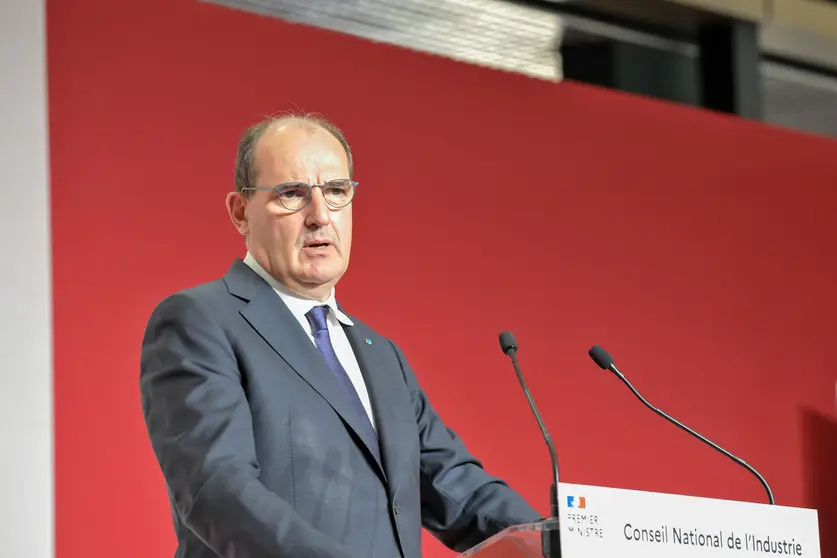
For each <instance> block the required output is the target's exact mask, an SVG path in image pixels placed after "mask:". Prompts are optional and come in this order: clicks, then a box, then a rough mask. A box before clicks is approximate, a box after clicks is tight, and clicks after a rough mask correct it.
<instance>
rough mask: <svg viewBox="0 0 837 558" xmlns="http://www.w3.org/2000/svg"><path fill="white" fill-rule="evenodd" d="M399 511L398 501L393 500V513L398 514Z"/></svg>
mask: <svg viewBox="0 0 837 558" xmlns="http://www.w3.org/2000/svg"><path fill="white" fill-rule="evenodd" d="M398 511H399V510H398V504H397V503H396V502H393V503H392V513H394V514H395V515H398Z"/></svg>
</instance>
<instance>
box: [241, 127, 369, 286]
mask: <svg viewBox="0 0 837 558" xmlns="http://www.w3.org/2000/svg"><path fill="white" fill-rule="evenodd" d="M255 155H256V159H255V160H256V168H257V169H258V173H257V175H258V178H257V183H256V184H255V186H257V187H273V186H278V185H280V184H284V183H288V182H304V183H307V184H324V183H326V182H328V181H330V180H334V179H337V178H343V179H347V178H350V177H349V165H348V159H347V157H346V153H345V151H344V150H343V147H342V146H341V145H340V142H339V141H337V139H336V138H334V136H332V135H331V134H329V133H328V132H326V131H325V130H322V129H320V128H317V129H316V130H315V131H313V132H312V131H311V130H310V129H307V128H306V127H305V126H303V125H301V124H298V123H286V124H281V125H279V126H277V127H276V128H272V129H269V130H268V131H267V132H266V133H265V134H264V136H262V138H261V139H260V140H259V142H258V144H257V146H256V150H255ZM250 194H251V195H250V198H249V199H244V198H242V197H241V196H240V195H239V194H235V193H233V194H230V196H229V197H228V199H227V207H228V209H229V211H230V216H231V218H232V219H233V222H234V223H235V224H236V226H237V228H238V229H239V232H241V233H242V234H243V235H245V236H246V237H247V248H248V249H249V250H250V252H251V253H252V254H253V256H254V257H255V258H256V260H257V261H258V262H259V263H260V264H261V265H262V266H263V267H264V268H265V270H266V271H267V272H268V273H270V274H271V275H272V276H273V277H275V278H276V279H277V280H278V281H279V282H281V283H282V284H283V285H285V286H286V287H287V288H288V289H290V290H292V291H294V292H296V293H297V294H300V295H302V296H306V297H309V298H314V299H317V300H325V299H326V298H328V296H329V294H330V293H331V290H332V288H333V287H334V285H335V284H336V283H337V281H338V280H339V279H340V278H341V277H342V276H343V273H345V271H346V268H347V267H348V265H349V253H350V251H351V247H352V206H351V204H349V205H347V206H346V207H343V208H341V209H334V208H332V207H330V206H329V205H328V204H327V203H326V201H325V198H324V197H323V192H322V189H321V188H314V189H313V192H312V197H311V201H310V202H309V203H308V205H307V206H305V208H303V209H301V210H299V211H291V210H289V209H287V208H285V207H284V206H283V205H282V203H281V202H280V200H279V196H278V195H277V193H276V191H275V190H272V191H270V190H269V191H264V190H256V191H250Z"/></svg>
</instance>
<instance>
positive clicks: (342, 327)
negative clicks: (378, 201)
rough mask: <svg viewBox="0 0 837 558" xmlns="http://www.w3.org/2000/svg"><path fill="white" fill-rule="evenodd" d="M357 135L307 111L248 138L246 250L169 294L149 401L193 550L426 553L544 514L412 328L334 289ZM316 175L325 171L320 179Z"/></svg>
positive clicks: (343, 251) (242, 177)
mask: <svg viewBox="0 0 837 558" xmlns="http://www.w3.org/2000/svg"><path fill="white" fill-rule="evenodd" d="M352 174H353V164H352V153H351V150H350V148H349V146H348V144H347V143H346V140H345V138H344V136H343V134H342V133H341V132H340V130H338V129H337V128H336V127H334V126H333V125H332V124H330V123H329V122H328V121H326V120H324V119H318V118H314V117H311V116H306V115H301V116H300V115H294V116H285V117H281V118H276V119H271V120H268V121H265V122H262V123H260V124H258V125H256V126H253V127H251V128H250V129H249V130H248V131H247V132H246V133H245V134H244V137H243V138H242V140H241V143H240V145H239V153H238V160H237V167H236V191H235V192H232V193H231V194H229V195H228V197H227V208H228V211H229V215H230V218H231V220H232V222H233V224H234V225H235V227H236V228H237V229H238V231H239V232H240V233H241V234H242V235H243V236H244V238H245V240H246V245H247V255H246V257H245V258H244V260H243V261H242V260H236V261H235V262H234V263H233V265H232V267H231V268H230V269H229V271H227V273H226V275H224V277H223V278H221V279H218V280H216V281H212V282H209V283H205V284H203V285H200V286H197V287H194V288H191V289H188V290H185V291H182V292H179V293H177V294H174V295H172V296H170V297H168V298H167V299H165V300H164V301H163V302H162V303H160V304H159V306H158V307H157V308H156V309H155V311H154V312H153V315H152V316H151V318H150V320H149V323H148V327H147V330H146V335H145V337H144V339H143V345H142V364H141V377H140V387H141V394H142V407H143V412H144V416H145V421H146V425H147V428H148V433H149V436H150V439H151V443H152V446H153V448H154V452H155V454H156V456H157V459H158V461H159V463H160V466H161V468H162V471H163V474H164V477H165V480H166V484H167V487H168V491H169V495H170V500H171V506H172V514H173V520H174V526H175V531H176V534H177V539H178V549H177V554H176V556H178V557H181V558H211V557H216V556H222V557H225V558H284V557H289V558H290V557H293V558H315V557H317V558H320V557H322V558H326V557H327V558H397V557H399V556H401V557H404V558H420V556H421V528H422V526H424V527H425V528H426V529H428V530H429V531H430V532H432V533H433V534H434V535H436V536H437V537H438V538H439V539H440V540H441V541H442V542H443V543H444V544H445V545H447V546H448V547H449V548H451V549H454V550H457V551H464V550H466V549H467V548H469V547H471V546H472V545H474V544H476V543H479V542H481V541H483V540H485V539H486V538H487V537H489V536H491V535H493V534H495V533H497V532H499V531H501V530H502V529H504V528H505V527H508V526H511V525H515V524H520V523H527V522H531V521H536V520H538V519H539V514H538V513H537V512H536V511H535V510H534V509H533V508H532V507H530V506H529V505H528V504H527V503H526V502H525V501H524V500H523V499H522V498H521V497H520V496H518V495H517V494H516V493H515V492H513V491H512V490H511V489H510V488H509V487H508V486H507V485H506V484H505V483H504V482H503V481H501V480H500V479H498V478H495V477H493V476H490V475H489V474H488V473H486V471H485V470H484V469H483V468H482V466H481V464H480V463H479V462H478V461H477V460H476V459H475V458H474V457H473V456H472V455H470V454H469V453H468V451H467V450H466V448H465V446H464V445H463V443H462V442H461V441H460V439H459V438H458V437H457V435H456V434H455V433H454V432H452V431H451V430H450V429H448V428H447V427H446V426H445V425H444V424H443V422H442V420H441V419H440V418H439V416H438V415H437V414H436V413H435V411H434V410H433V408H432V407H431V405H430V403H429V402H428V400H427V396H426V395H425V394H424V392H423V391H422V389H421V388H420V387H419V384H418V382H417V381H416V377H415V374H414V373H413V371H412V370H411V369H410V366H409V364H408V363H407V359H406V358H405V356H404V354H403V353H402V352H401V350H400V349H399V348H398V346H397V345H396V344H395V343H394V342H392V341H391V340H389V339H387V338H386V337H383V336H381V335H380V334H378V333H376V332H375V331H373V330H372V329H370V328H369V327H368V326H366V325H364V324H363V323H362V322H361V321H359V320H358V319H357V318H355V317H351V316H349V315H347V314H346V313H344V312H343V310H342V309H341V308H340V306H338V304H337V303H336V302H335V284H336V283H337V282H338V280H339V279H340V277H341V276H342V275H343V273H344V272H345V270H346V267H347V265H348V263H349V252H350V250H351V243H352V206H351V201H352V199H353V197H354V194H355V190H356V187H357V184H356V183H355V182H353V181H352ZM309 185H314V186H309Z"/></svg>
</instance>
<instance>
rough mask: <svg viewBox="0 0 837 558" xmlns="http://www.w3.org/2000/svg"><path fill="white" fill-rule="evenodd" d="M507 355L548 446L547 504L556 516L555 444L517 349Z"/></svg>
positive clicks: (556, 459) (554, 516)
mask: <svg viewBox="0 0 837 558" xmlns="http://www.w3.org/2000/svg"><path fill="white" fill-rule="evenodd" d="M508 355H509V357H511V361H512V366H514V371H515V373H516V374H517V380H518V381H519V382H520V387H522V388H523V394H524V395H526V399H527V401H528V402H529V407H530V408H531V409H532V414H534V415H535V420H536V421H538V427H539V428H540V430H541V435H542V436H543V439H544V441H545V442H546V447H547V448H549V457H550V459H551V460H552V486H551V491H550V498H549V505H550V512H551V515H552V517H553V518H557V517H558V513H559V507H558V480H559V478H560V475H559V472H558V456H557V455H556V453H555V445H554V444H553V443H552V437H551V436H550V435H549V432H548V431H547V429H546V425H544V423H543V419H541V414H540V413H539V412H538V407H537V405H535V400H534V399H532V394H531V393H529V388H528V387H526V381H525V380H524V379H523V374H522V373H521V372H520V366H519V365H518V364H517V349H514V348H513V349H509V351H508Z"/></svg>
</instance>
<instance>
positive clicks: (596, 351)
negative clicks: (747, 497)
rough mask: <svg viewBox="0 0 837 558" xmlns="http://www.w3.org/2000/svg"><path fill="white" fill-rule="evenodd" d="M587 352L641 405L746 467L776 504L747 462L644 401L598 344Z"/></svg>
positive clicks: (766, 486)
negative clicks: (629, 391)
mask: <svg viewBox="0 0 837 558" xmlns="http://www.w3.org/2000/svg"><path fill="white" fill-rule="evenodd" d="M588 354H589V355H590V358H592V359H593V362H595V363H596V364H597V365H599V367H600V368H601V369H603V370H610V371H611V372H613V373H614V374H616V377H617V378H619V379H620V380H622V383H624V384H625V385H626V386H628V389H630V390H631V391H632V392H633V394H634V395H636V396H637V398H638V399H639V400H640V401H642V403H643V405H645V406H646V407H648V408H649V409H651V410H652V411H654V412H655V413H657V414H658V415H660V416H661V417H663V418H664V419H666V420H667V421H669V422H671V423H672V424H674V425H675V426H678V427H680V428H682V429H683V430H685V431H686V432H688V433H689V434H691V435H692V436H694V437H695V438H697V439H698V440H700V441H701V442H704V443H706V444H708V445H709V446H711V447H713V448H715V449H716V450H718V451H719V452H721V453H723V454H724V455H726V456H727V457H729V458H730V459H732V460H733V461H735V462H736V463H738V464H739V465H741V466H742V467H744V468H745V469H747V470H748V471H750V472H751V473H753V474H754V475H755V476H756V478H758V479H759V482H760V483H761V484H762V486H763V487H764V489H765V490H766V491H767V499H768V500H769V501H770V504H771V505H775V504H776V501H775V500H774V499H773V491H772V490H770V486H769V485H768V484H767V481H766V480H764V477H763V476H761V474H760V473H759V472H758V471H756V470H755V469H754V468H753V467H752V466H751V465H750V464H749V463H747V462H746V461H744V460H743V459H741V458H740V457H737V456H735V455H733V454H731V453H730V452H728V451H727V450H725V449H724V448H722V447H721V446H719V445H718V444H716V443H715V442H712V441H711V440H709V439H707V438H706V437H705V436H701V435H700V434H698V433H697V432H695V431H694V430H692V429H691V428H689V427H688V426H686V425H685V424H683V423H682V422H680V421H678V420H676V419H675V418H673V417H671V416H670V415H668V414H666V413H664V412H663V411H661V410H660V409H658V408H657V407H655V406H653V405H652V404H651V403H649V402H648V401H646V399H645V398H644V397H643V396H642V395H640V393H639V392H638V391H637V390H636V388H634V386H633V385H631V382H629V381H628V379H627V378H626V377H625V376H624V375H622V373H621V372H619V369H617V368H616V366H615V365H614V364H613V357H611V356H610V355H609V354H608V353H607V351H605V350H604V349H602V348H601V347H599V346H598V345H594V346H593V348H591V349H590V351H589V352H588Z"/></svg>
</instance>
